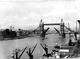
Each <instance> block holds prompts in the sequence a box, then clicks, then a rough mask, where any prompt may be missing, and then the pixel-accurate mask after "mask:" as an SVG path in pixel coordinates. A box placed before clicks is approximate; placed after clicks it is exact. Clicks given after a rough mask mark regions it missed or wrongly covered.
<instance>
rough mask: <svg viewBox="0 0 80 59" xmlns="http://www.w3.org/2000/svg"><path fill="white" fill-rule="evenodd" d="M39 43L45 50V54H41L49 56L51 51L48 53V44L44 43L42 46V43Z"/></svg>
mask: <svg viewBox="0 0 80 59" xmlns="http://www.w3.org/2000/svg"><path fill="white" fill-rule="evenodd" d="M40 45H41V46H42V48H43V49H44V51H45V54H43V56H45V57H51V56H52V53H48V46H47V45H46V44H44V46H43V45H42V44H40Z"/></svg>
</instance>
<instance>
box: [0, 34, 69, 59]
mask: <svg viewBox="0 0 80 59" xmlns="http://www.w3.org/2000/svg"><path fill="white" fill-rule="evenodd" d="M41 42H42V41H41V38H40V37H39V36H35V37H27V38H24V39H16V40H7V41H0V59H11V55H12V52H13V50H14V49H16V48H20V49H22V48H25V47H26V46H27V47H32V48H33V46H34V45H35V44H37V47H36V48H35V50H34V52H33V55H34V59H40V57H41V56H42V55H43V54H44V53H45V52H44V50H43V48H42V47H41V46H40V43H41ZM67 42H68V38H66V39H62V38H61V37H60V36H59V35H58V34H51V35H47V36H46V39H45V40H44V43H46V44H47V45H48V48H49V50H50V51H51V49H52V47H53V46H54V45H55V44H56V43H58V44H60V45H61V44H64V43H67ZM21 59H28V55H27V54H26V53H24V54H23V56H22V57H21Z"/></svg>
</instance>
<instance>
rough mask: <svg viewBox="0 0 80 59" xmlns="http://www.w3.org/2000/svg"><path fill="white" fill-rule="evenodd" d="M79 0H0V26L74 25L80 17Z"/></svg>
mask: <svg viewBox="0 0 80 59" xmlns="http://www.w3.org/2000/svg"><path fill="white" fill-rule="evenodd" d="M79 15H80V0H0V28H7V27H9V26H14V27H16V28H35V27H37V26H38V25H39V22H40V20H41V19H43V21H44V23H56V22H58V23H59V22H60V20H61V18H63V20H64V22H65V23H66V24H67V23H68V22H69V23H70V25H71V27H75V23H76V20H79V19H80V16H79Z"/></svg>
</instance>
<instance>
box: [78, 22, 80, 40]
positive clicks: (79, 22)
mask: <svg viewBox="0 0 80 59" xmlns="http://www.w3.org/2000/svg"><path fill="white" fill-rule="evenodd" d="M77 21H78V23H79V39H80V20H77Z"/></svg>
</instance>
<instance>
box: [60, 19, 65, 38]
mask: <svg viewBox="0 0 80 59" xmlns="http://www.w3.org/2000/svg"><path fill="white" fill-rule="evenodd" d="M60 32H61V36H62V37H63V38H65V31H64V22H63V19H61V24H60Z"/></svg>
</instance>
